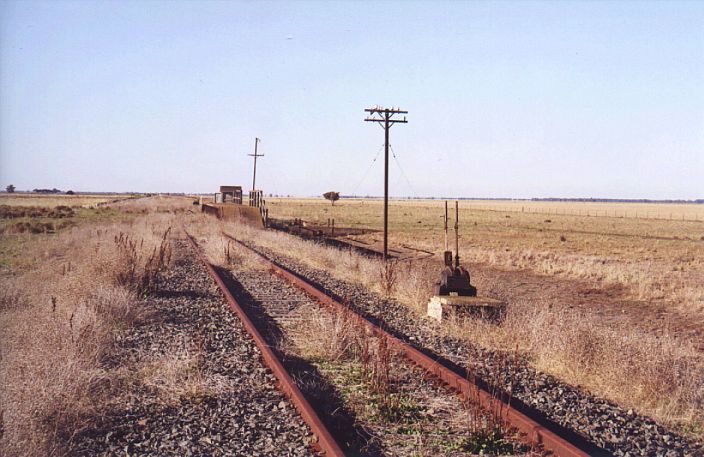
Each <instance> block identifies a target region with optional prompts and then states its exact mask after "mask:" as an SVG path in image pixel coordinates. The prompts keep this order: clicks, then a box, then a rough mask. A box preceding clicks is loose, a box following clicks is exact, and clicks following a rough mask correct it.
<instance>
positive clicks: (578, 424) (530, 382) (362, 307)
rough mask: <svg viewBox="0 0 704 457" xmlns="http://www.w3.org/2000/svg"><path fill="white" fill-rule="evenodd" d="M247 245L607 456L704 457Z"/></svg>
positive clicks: (591, 399) (652, 428)
mask: <svg viewBox="0 0 704 457" xmlns="http://www.w3.org/2000/svg"><path fill="white" fill-rule="evenodd" d="M245 244H246V245H248V246H250V247H251V248H253V249H255V250H256V251H258V252H260V253H261V254H264V255H265V256H267V257H268V258H269V259H271V260H273V261H275V262H276V263H278V264H279V265H281V266H283V267H285V268H287V269H288V270H290V271H292V272H294V273H296V274H299V275H300V276H302V277H305V278H306V279H307V280H309V281H311V282H312V283H314V284H315V285H316V286H317V287H318V288H319V289H321V290H322V291H324V292H325V293H327V294H329V295H331V296H333V297H337V298H338V299H339V298H342V297H344V300H345V301H346V302H348V303H349V304H350V306H352V307H353V308H354V309H355V310H356V311H357V312H359V313H360V314H363V315H365V316H367V317H369V318H372V319H375V320H380V321H382V322H383V323H384V324H385V327H386V328H387V329H388V330H389V331H390V332H391V333H394V334H395V335H396V336H397V337H399V338H400V339H402V340H404V341H406V342H407V343H409V344H412V345H414V346H416V347H418V348H419V349H426V350H430V351H432V352H433V353H435V354H437V355H440V356H442V357H443V358H445V359H447V360H449V361H451V362H453V363H455V364H457V365H458V366H460V367H468V366H471V367H472V370H473V371H474V373H475V374H476V375H477V376H478V377H479V378H484V379H487V378H489V377H492V376H493V377H494V379H495V377H496V375H495V373H497V371H499V370H500V371H503V377H504V382H505V385H506V387H507V388H508V387H509V386H510V385H511V384H513V396H514V398H517V399H519V400H520V401H522V402H523V403H525V404H526V405H528V406H531V407H533V408H535V409H537V410H539V411H540V412H541V413H543V414H544V415H545V416H546V417H548V418H549V419H551V420H552V421H554V422H555V423H557V424H560V425H561V426H564V427H565V428H567V429H570V430H573V431H576V432H577V433H578V434H580V435H581V436H583V437H584V438H586V439H587V441H589V442H591V443H593V444H594V445H596V446H598V448H601V450H603V452H601V454H603V455H609V454H613V455H617V456H624V457H626V456H664V457H677V456H686V457H690V456H691V457H695V456H704V446H703V445H702V443H693V442H689V441H687V440H686V439H685V438H683V437H681V436H678V435H677V434H676V433H673V432H671V431H669V430H667V429H666V428H665V427H663V426H661V425H660V424H658V423H656V422H655V421H654V420H652V419H650V418H648V417H645V416H642V415H639V414H636V413H634V412H633V411H631V410H625V409H623V408H620V407H618V406H616V405H614V404H612V403H610V402H608V401H606V400H604V399H601V398H598V397H595V396H593V395H590V394H589V393H587V392H584V391H582V390H580V389H577V388H575V387H572V386H569V385H567V384H565V383H562V382H560V381H559V380H557V379H555V378H554V377H552V376H549V375H546V374H544V373H540V372H537V371H536V370H534V369H533V368H531V367H529V366H528V365H527V364H526V363H525V362H523V361H518V362H517V363H516V364H515V365H514V366H513V367H512V368H511V369H510V370H507V369H505V367H504V365H505V361H506V358H505V357H501V356H498V357H497V354H495V353H492V352H490V351H486V350H483V349H481V348H478V347H475V346H473V345H471V344H469V343H468V342H466V341H461V340H458V339H456V338H452V337H448V336H444V335H442V332H440V331H439V326H438V324H437V323H435V322H433V321H431V320H429V319H421V318H419V317H418V316H416V315H414V314H413V313H411V312H409V311H408V309H407V308H406V307H404V306H403V305H401V304H399V303H396V302H394V301H391V300H386V299H384V298H383V297H381V296H379V295H378V294H376V293H373V292H371V291H369V290H368V289H367V288H365V287H363V286H361V285H359V284H353V283H349V282H346V281H342V280H340V279H337V278H334V277H333V276H332V275H330V274H329V273H327V272H325V271H323V270H320V269H316V268H312V267H310V266H307V265H303V264H302V263H301V262H299V261H296V260H294V259H292V258H290V257H288V256H283V255H280V254H277V253H276V252H274V251H272V250H271V249H268V248H265V247H263V246H259V245H257V244H254V243H252V242H245ZM341 254H342V251H341ZM499 366H501V367H502V368H498V367H499ZM510 379H512V380H513V382H512V383H511V382H510V381H509V380H510ZM595 453H596V452H595Z"/></svg>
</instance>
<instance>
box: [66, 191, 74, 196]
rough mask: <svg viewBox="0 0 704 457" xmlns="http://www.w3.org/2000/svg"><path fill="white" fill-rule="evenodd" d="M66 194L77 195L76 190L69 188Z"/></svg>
mask: <svg viewBox="0 0 704 457" xmlns="http://www.w3.org/2000/svg"><path fill="white" fill-rule="evenodd" d="M66 195H75V192H74V191H72V190H67V191H66Z"/></svg>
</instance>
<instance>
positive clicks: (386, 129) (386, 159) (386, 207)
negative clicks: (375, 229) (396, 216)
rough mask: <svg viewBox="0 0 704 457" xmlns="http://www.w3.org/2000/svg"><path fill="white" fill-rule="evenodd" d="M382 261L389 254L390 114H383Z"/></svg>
mask: <svg viewBox="0 0 704 457" xmlns="http://www.w3.org/2000/svg"><path fill="white" fill-rule="evenodd" d="M384 119H385V122H384V261H386V257H387V256H388V255H389V127H390V125H389V119H391V115H390V114H389V113H388V112H387V113H385V115H384Z"/></svg>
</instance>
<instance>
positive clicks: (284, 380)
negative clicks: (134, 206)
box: [183, 228, 345, 457]
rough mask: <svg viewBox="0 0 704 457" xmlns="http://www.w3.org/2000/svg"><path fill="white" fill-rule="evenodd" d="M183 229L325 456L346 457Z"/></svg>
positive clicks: (200, 250)
mask: <svg viewBox="0 0 704 457" xmlns="http://www.w3.org/2000/svg"><path fill="white" fill-rule="evenodd" d="M183 231H184V232H185V233H186V237H187V238H188V240H189V241H190V242H191V245H192V246H193V248H194V249H195V251H196V253H197V254H198V258H199V259H200V261H201V262H203V264H204V265H205V267H206V268H207V270H208V273H210V276H212V278H213V279H214V280H215V282H216V283H217V285H218V287H219V288H220V290H221V291H222V293H223V295H224V296H225V299H226V300H227V303H228V305H229V306H230V309H231V310H232V311H233V312H234V313H235V314H237V316H238V317H239V318H240V321H242V325H243V326H244V328H245V330H247V333H249V334H250V336H251V337H252V339H253V340H254V342H255V344H256V345H257V347H258V348H259V350H260V351H261V353H262V359H263V360H264V364H265V365H266V366H267V367H269V369H270V370H271V371H272V373H274V376H276V378H277V379H278V381H279V388H280V390H281V391H282V392H283V393H284V394H285V395H286V396H287V397H288V398H289V399H290V400H291V402H292V403H293V405H294V406H295V407H296V409H297V410H298V413H299V414H300V415H301V417H302V418H303V420H304V421H305V422H306V423H307V424H308V426H309V427H310V429H311V431H312V432H313V434H314V435H315V436H316V437H317V438H318V443H317V444H318V446H319V447H320V450H321V452H323V453H324V454H325V455H326V456H335V457H344V455H345V454H344V453H343V452H342V449H340V446H339V445H338V444H337V442H336V441H335V439H334V438H333V437H332V435H331V434H330V432H329V431H328V429H327V428H326V427H325V425H324V424H323V422H322V421H321V420H320V417H318V414H317V413H316V412H315V410H314V409H313V407H312V406H311V405H310V403H308V400H306V397H305V396H304V395H303V393H302V392H301V391H300V389H299V388H298V386H296V384H295V383H294V381H293V379H292V378H291V375H289V374H288V372H287V371H286V369H285V368H284V366H283V364H282V363H281V361H279V359H278V358H277V357H276V355H275V354H274V352H273V351H272V350H271V348H270V347H269V345H268V344H267V343H266V340H264V337H262V335H261V333H259V330H257V328H256V327H255V326H254V323H253V322H252V320H251V319H250V318H249V316H248V315H247V313H245V311H244V309H243V308H242V307H241V306H240V305H239V303H237V300H235V297H233V296H232V294H231V293H230V291H229V289H228V288H227V285H226V284H225V282H224V281H223V279H222V278H221V277H220V275H219V274H218V272H217V271H215V268H213V265H212V264H211V263H210V261H209V260H208V257H207V256H206V255H205V253H204V252H203V250H202V249H201V248H200V246H199V245H198V242H197V241H196V240H195V238H193V237H192V236H191V235H190V234H189V233H188V232H187V231H186V230H185V228H184V230H183Z"/></svg>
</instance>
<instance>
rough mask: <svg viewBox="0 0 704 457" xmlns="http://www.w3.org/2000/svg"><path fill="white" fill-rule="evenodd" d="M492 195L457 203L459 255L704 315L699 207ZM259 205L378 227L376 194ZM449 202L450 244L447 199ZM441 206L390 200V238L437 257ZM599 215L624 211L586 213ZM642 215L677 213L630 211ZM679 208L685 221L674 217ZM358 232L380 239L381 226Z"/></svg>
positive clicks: (283, 214) (280, 213) (703, 208)
mask: <svg viewBox="0 0 704 457" xmlns="http://www.w3.org/2000/svg"><path fill="white" fill-rule="evenodd" d="M492 203H493V202H487V201H468V200H465V201H460V202H459V208H460V216H459V218H460V228H459V232H460V255H461V256H462V258H463V259H464V260H465V262H468V263H469V264H470V265H471V264H483V265H487V266H492V267H499V268H501V269H504V270H513V271H517V270H522V271H530V272H532V273H536V274H538V275H549V276H558V277H563V278H568V279H579V280H590V281H594V282H596V283H599V284H601V285H602V286H623V287H624V288H625V289H626V292H627V295H628V297H629V298H631V299H633V300H641V301H647V302H657V303H659V304H666V305H667V306H668V307H670V308H673V309H676V310H678V311H681V312H686V313H694V314H697V315H699V314H702V313H704V205H684V204H682V205H680V204H662V205H660V204H639V203H613V204H608V203H594V204H593V203H553V202H550V204H549V205H547V202H513V203H511V204H510V205H509V204H508V203H503V202H500V203H496V204H495V205H492ZM267 205H268V207H269V216H270V217H274V218H286V219H288V218H293V217H299V218H302V219H303V220H305V221H309V222H312V223H318V224H326V223H327V219H328V218H333V219H335V225H336V226H337V227H368V228H372V229H377V230H381V229H382V228H383V202H382V201H380V200H358V199H349V200H348V199H344V200H340V201H338V202H336V204H335V205H334V206H331V205H330V203H329V202H327V201H325V200H322V199H269V200H268V201H267ZM450 208H451V210H450V236H449V238H450V247H451V248H452V247H453V246H454V234H453V229H452V225H453V224H454V222H453V221H454V202H450ZM443 213H444V202H442V201H427V200H426V201H407V200H392V201H391V203H390V205H389V243H390V244H391V245H392V246H393V245H404V244H405V245H411V246H414V247H417V248H420V249H424V250H428V251H431V252H435V253H436V254H438V255H440V254H441V253H442V251H443V250H444V233H443V219H442V218H443ZM580 213H581V214H582V215H579V214H580ZM587 213H590V214H592V216H587V215H586V214H587ZM597 213H598V214H604V213H606V214H614V213H616V214H624V215H626V216H625V217H624V216H618V217H611V216H608V217H604V216H594V215H595V214H597ZM648 213H649V214H651V216H652V215H654V214H656V213H657V214H660V215H664V214H667V215H669V214H670V213H672V214H673V215H675V214H676V215H679V216H680V218H679V219H676V220H669V219H644V218H640V217H639V218H636V217H635V214H642V215H645V214H648ZM630 215H633V216H632V217H631V216H630ZM682 215H686V216H685V217H686V218H688V219H692V220H689V221H688V220H685V221H682V220H681V217H682ZM694 219H702V222H698V221H695V220H694ZM356 238H357V239H364V240H365V241H376V242H379V241H380V240H381V239H382V234H381V233H380V232H379V233H372V234H367V235H362V236H357V237H356ZM438 258H439V257H438Z"/></svg>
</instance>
